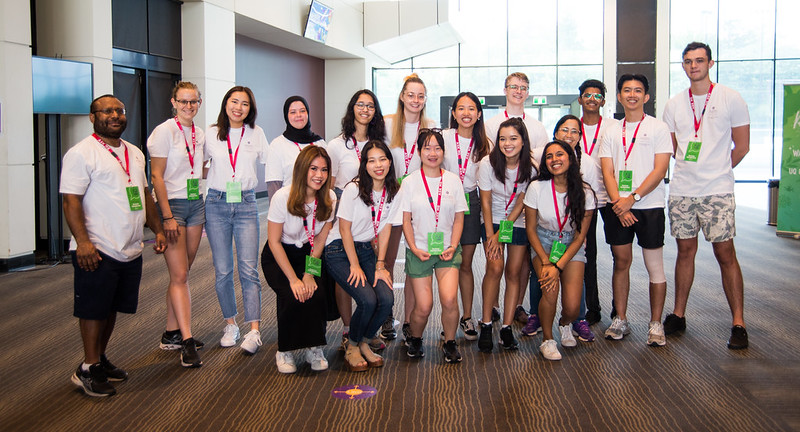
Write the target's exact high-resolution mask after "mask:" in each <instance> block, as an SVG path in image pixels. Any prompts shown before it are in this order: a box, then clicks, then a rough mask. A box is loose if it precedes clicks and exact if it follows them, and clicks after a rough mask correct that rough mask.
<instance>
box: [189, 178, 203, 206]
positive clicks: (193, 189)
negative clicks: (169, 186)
mask: <svg viewBox="0 0 800 432" xmlns="http://www.w3.org/2000/svg"><path fill="white" fill-rule="evenodd" d="M186 198H187V199H188V200H189V201H195V200H199V199H200V179H193V178H190V179H186Z"/></svg>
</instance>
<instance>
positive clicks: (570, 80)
mask: <svg viewBox="0 0 800 432" xmlns="http://www.w3.org/2000/svg"><path fill="white" fill-rule="evenodd" d="M589 78H594V79H599V80H601V81H602V78H603V65H591V66H559V67H558V94H575V95H576V94H578V87H580V85H581V84H582V83H583V82H584V81H586V80H587V79H589Z"/></svg>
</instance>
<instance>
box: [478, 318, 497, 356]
mask: <svg viewBox="0 0 800 432" xmlns="http://www.w3.org/2000/svg"><path fill="white" fill-rule="evenodd" d="M493 330H494V328H493V327H492V325H491V324H484V323H481V336H480V338H478V351H480V352H484V353H490V352H492V350H493V349H494V341H493V339H494V337H493V335H492V331H493Z"/></svg>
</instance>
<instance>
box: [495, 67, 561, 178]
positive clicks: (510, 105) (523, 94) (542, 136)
mask: <svg viewBox="0 0 800 432" xmlns="http://www.w3.org/2000/svg"><path fill="white" fill-rule="evenodd" d="M529 89H530V82H529V81H528V76H527V75H525V74H524V73H522V72H514V73H512V74H511V75H509V76H508V77H507V78H506V82H505V86H504V88H503V94H505V95H506V106H505V107H504V108H503V112H501V113H500V114H497V115H496V116H494V117H492V118H490V119H488V120H486V123H485V127H486V136H487V137H489V139H490V140H491V141H492V142H493V143H494V142H495V140H497V131H498V130H499V129H500V123H503V122H504V121H506V120H508V119H509V118H511V117H522V121H523V122H524V123H525V126H526V127H527V128H528V137H529V139H530V140H531V153H532V152H533V149H535V148H539V147H544V145H545V144H547V142H548V135H547V130H545V128H544V125H543V124H542V123H541V122H539V120H537V119H535V118H534V117H533V116H529V115H527V114H526V113H525V101H526V100H527V99H528V90H529ZM537 165H538V161H537Z"/></svg>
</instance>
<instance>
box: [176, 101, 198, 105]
mask: <svg viewBox="0 0 800 432" xmlns="http://www.w3.org/2000/svg"><path fill="white" fill-rule="evenodd" d="M175 103H177V104H178V105H181V106H186V105H189V106H195V105H200V101H199V100H176V101H175Z"/></svg>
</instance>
